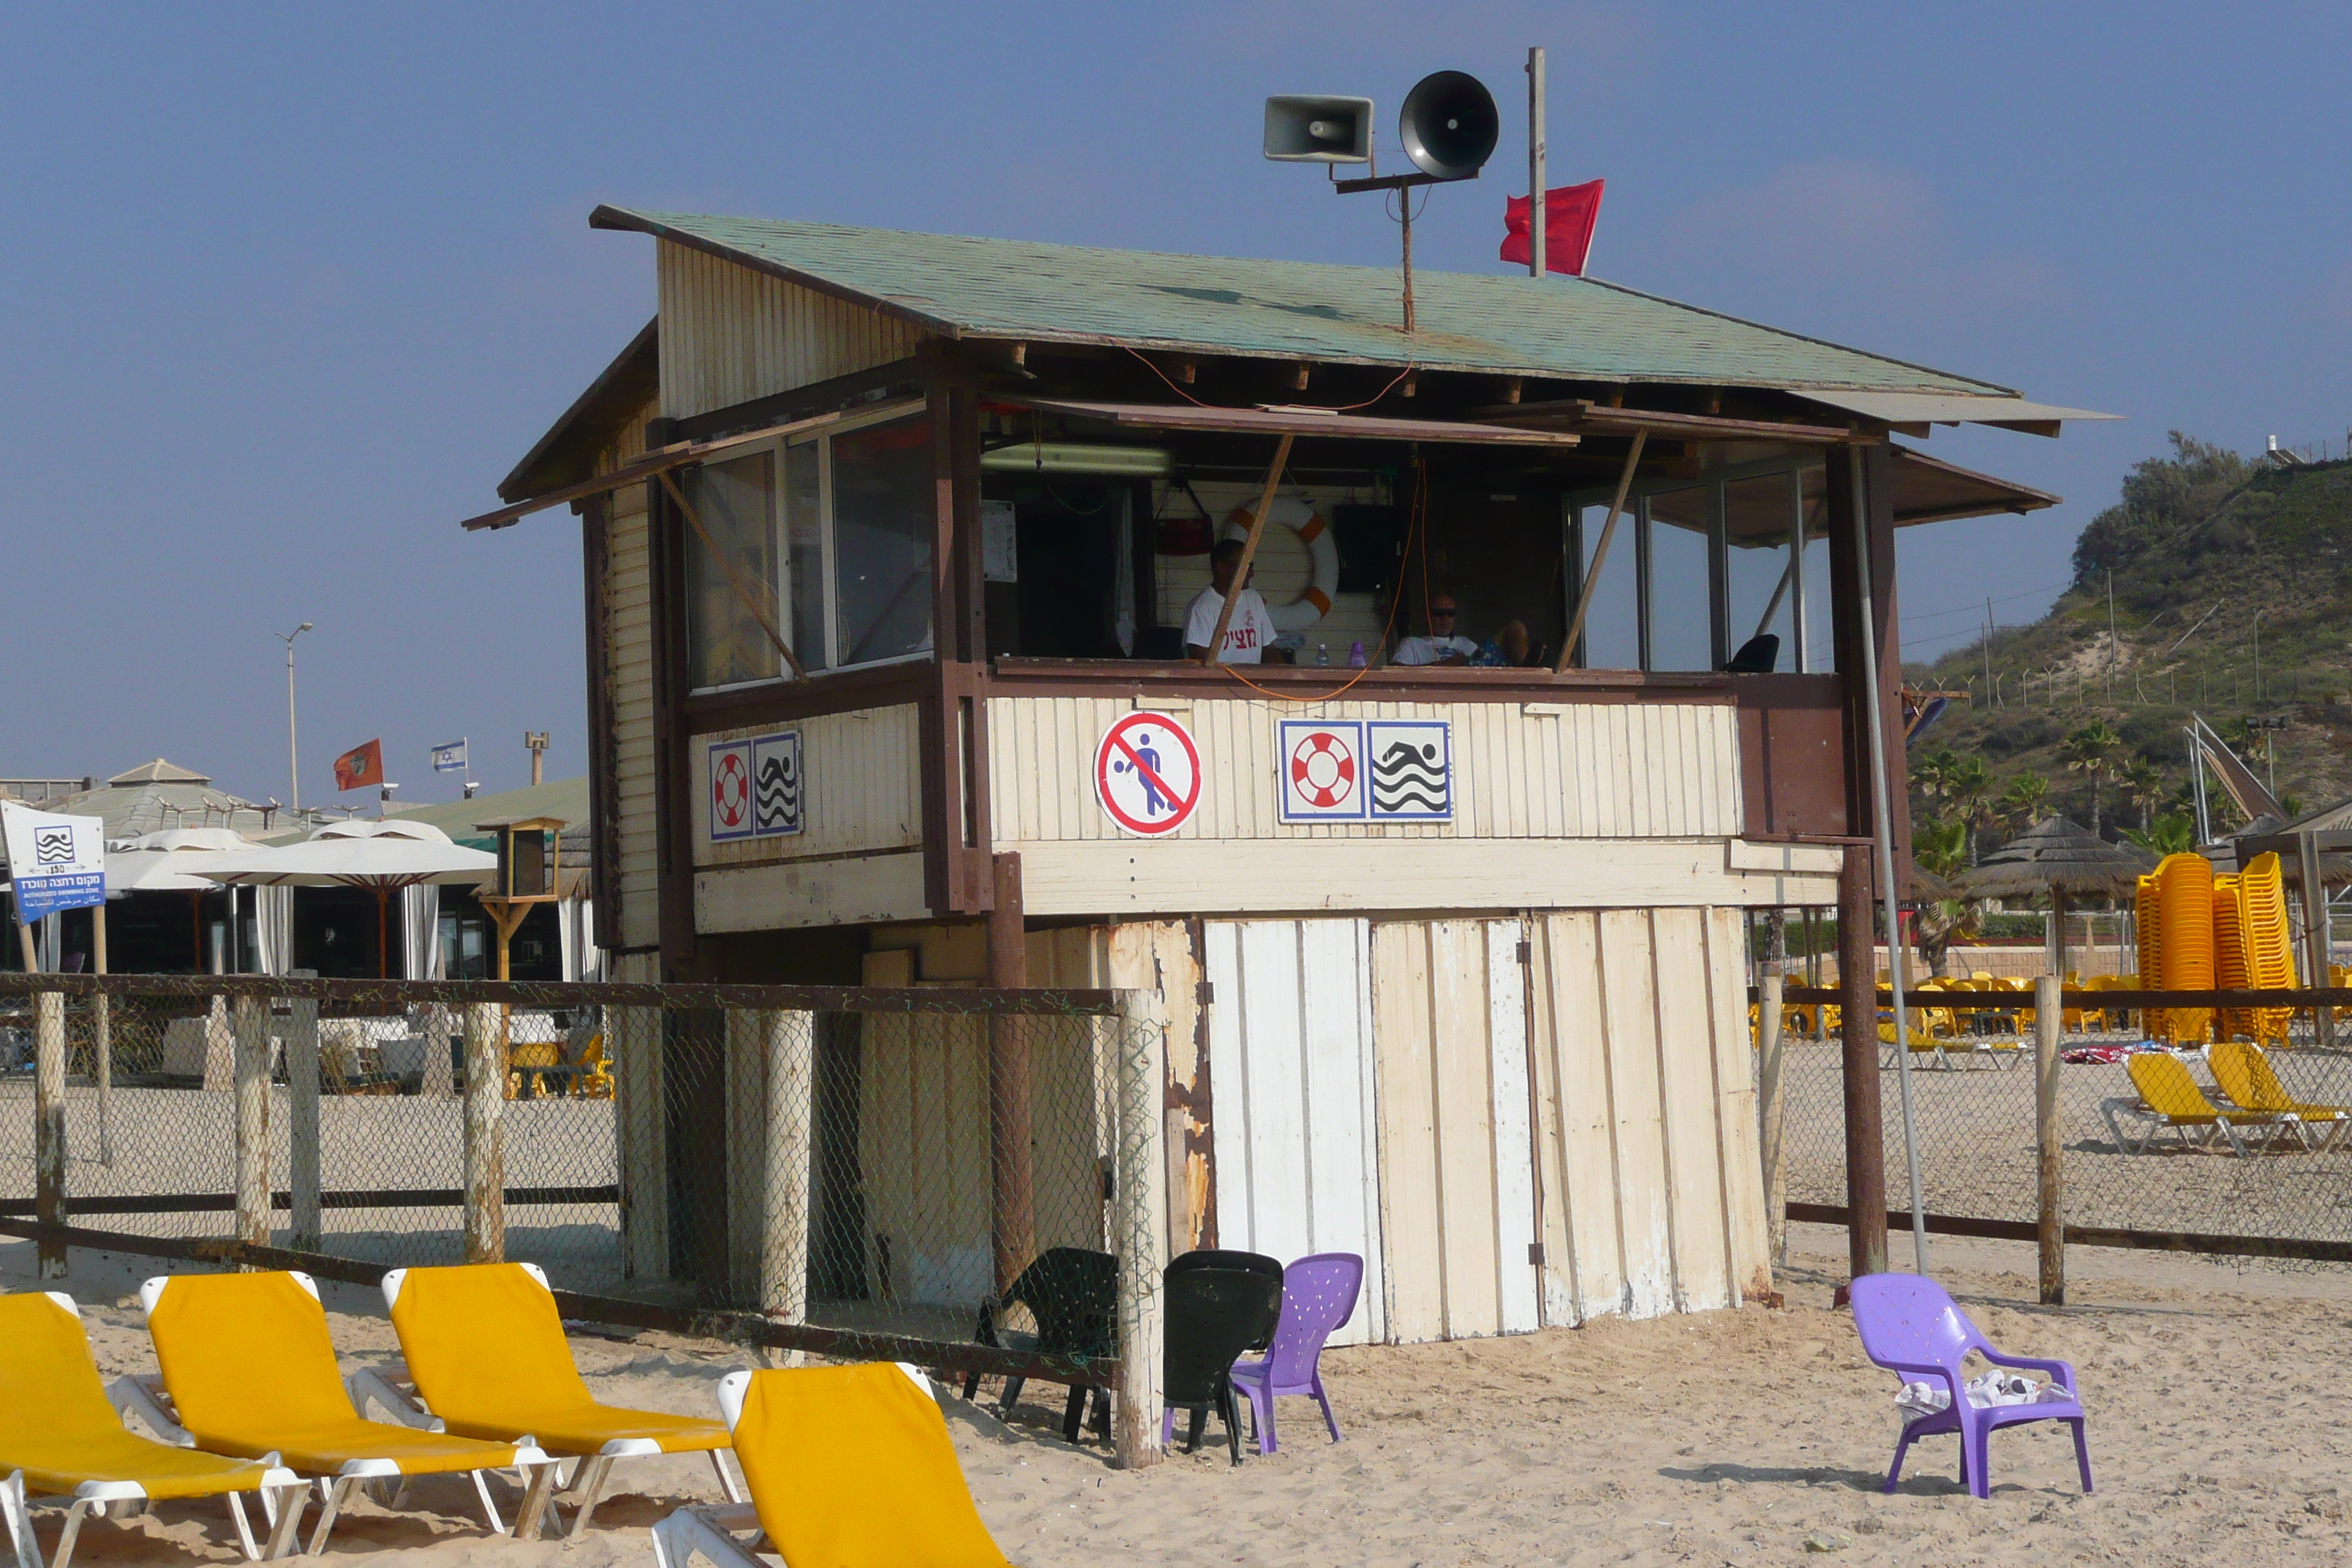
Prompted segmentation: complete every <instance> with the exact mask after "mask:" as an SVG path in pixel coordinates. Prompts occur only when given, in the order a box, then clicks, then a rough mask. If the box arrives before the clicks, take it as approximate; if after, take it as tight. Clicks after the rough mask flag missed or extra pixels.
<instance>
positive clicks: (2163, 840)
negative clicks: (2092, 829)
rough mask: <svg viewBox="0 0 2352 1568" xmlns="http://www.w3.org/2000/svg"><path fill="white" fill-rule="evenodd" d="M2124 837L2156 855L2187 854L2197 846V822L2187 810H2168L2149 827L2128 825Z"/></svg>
mask: <svg viewBox="0 0 2352 1568" xmlns="http://www.w3.org/2000/svg"><path fill="white" fill-rule="evenodd" d="M2124 837H2126V838H2128V839H2130V840H2131V841H2132V842H2133V843H2134V844H2137V845H2138V846H2139V847H2141V848H2143V849H2145V850H2147V851H2148V852H2149V853H2150V854H2155V855H2186V854H2188V853H2189V851H2190V850H2191V849H2194V848H2195V847H2197V832H2196V824H2195V823H2193V822H2191V821H2190V820H2189V814H2188V813H2187V812H2185V811H2168V812H2166V813H2165V814H2164V815H2163V816H2159V817H2158V818H2157V819H2156V821H2155V822H2154V823H2153V824H2152V825H2151V826H2147V827H2140V828H2131V827H2126V828H2125V829H2124Z"/></svg>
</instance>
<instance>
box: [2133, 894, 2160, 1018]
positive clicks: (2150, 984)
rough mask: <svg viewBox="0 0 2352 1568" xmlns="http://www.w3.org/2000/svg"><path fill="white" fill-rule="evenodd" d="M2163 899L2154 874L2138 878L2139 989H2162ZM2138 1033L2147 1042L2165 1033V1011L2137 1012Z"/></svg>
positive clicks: (2154, 1009) (2155, 1009)
mask: <svg viewBox="0 0 2352 1568" xmlns="http://www.w3.org/2000/svg"><path fill="white" fill-rule="evenodd" d="M2163 907H2164V906H2163V897H2162V891H2161V888H2160V885H2159V884H2158V881H2157V879H2156V874H2155V873H2154V872H2150V873H2149V874H2148V875H2147V876H2145V877H2142V878H2141V879H2139V896H2138V899H2137V902H2136V903H2135V905H2134V908H2135V909H2136V910H2137V911H2138V916H2139V919H2138V922H2137V929H2138V931H2139V974H2138V980H2139V988H2140V989H2141V990H2143V991H2158V990H2161V989H2163V986H2164V919H2163V916H2162V915H2161V914H2160V913H2159V912H2158V911H2159V910H2161V909H2162V908H2163ZM2139 1026H2140V1032H2141V1033H2142V1034H2143V1035H2145V1036H2146V1037H2147V1038H2149V1039H2151V1040H2152V1039H2154V1038H2156V1037H2157V1036H2158V1035H2160V1034H2162V1033H2163V1032H2164V1009H2163V1008H2161V1007H2143V1008H2142V1009H2140V1023H2139Z"/></svg>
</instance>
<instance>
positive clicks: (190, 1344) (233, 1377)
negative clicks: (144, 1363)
mask: <svg viewBox="0 0 2352 1568" xmlns="http://www.w3.org/2000/svg"><path fill="white" fill-rule="evenodd" d="M139 1302H140V1305H141V1306H142V1307H144V1308H145V1309H146V1310H147V1332H148V1335H149V1337H151V1338H152V1340H153V1341H154V1342H155V1360H156V1363H157V1364H158V1365H160V1366H161V1367H162V1368H163V1377H162V1378H161V1380H160V1383H161V1385H162V1389H163V1392H164V1394H166V1396H167V1397H168V1398H169V1400H170V1402H171V1408H170V1409H169V1410H168V1411H166V1412H165V1414H166V1415H168V1416H170V1418H171V1419H173V1421H175V1422H177V1423H178V1424H179V1425H180V1426H183V1427H184V1428H185V1429H186V1430H187V1431H189V1432H190V1433H192V1434H194V1437H195V1440H196V1443H197V1444H198V1446H200V1447H205V1448H209V1449H212V1450H214V1451H215V1452H217V1453H223V1454H240V1455H244V1456H246V1457H247V1458H255V1457H258V1456H259V1455H262V1454H264V1453H282V1454H283V1455H284V1456H285V1458H284V1461H283V1462H284V1463H285V1464H286V1465H287V1466H288V1467H289V1468H291V1469H294V1470H297V1471H299V1472H301V1473H303V1474H306V1475H311V1476H317V1477H319V1478H320V1485H319V1490H320V1500H321V1501H322V1502H323V1503H324V1504H325V1508H324V1510H323V1511H322V1512H321V1513H320V1517H319V1523H318V1525H317V1527H316V1528H315V1529H314V1530H313V1531H312V1532H311V1536H310V1550H311V1551H312V1552H318V1551H320V1549H322V1548H323V1547H324V1546H325V1545H326V1544H327V1533H328V1531H331V1530H332V1529H333V1528H334V1523H335V1516H336V1515H337V1514H338V1513H340V1512H341V1511H342V1507H343V1504H344V1503H345V1502H346V1501H348V1500H349V1499H350V1497H351V1494H352V1490H353V1489H355V1488H357V1487H358V1486H360V1485H361V1484H362V1482H366V1481H383V1482H392V1481H405V1479H407V1478H410V1477H415V1476H432V1475H455V1474H459V1473H465V1474H470V1475H471V1476H472V1477H473V1481H474V1491H475V1494H476V1495H477V1496H478V1497H479V1498H480V1499H481V1502H482V1512H483V1514H484V1516H485V1517H486V1518H488V1521H489V1524H490V1530H491V1532H492V1533H493V1534H497V1533H501V1532H502V1531H503V1529H504V1527H503V1526H502V1525H501V1524H500V1523H499V1510H498V1505H497V1504H496V1503H494V1502H492V1501H491V1500H490V1489H489V1484H488V1481H487V1480H486V1479H484V1472H486V1471H488V1470H496V1469H507V1468H520V1469H521V1470H522V1471H523V1472H524V1475H525V1477H526V1484H525V1486H524V1489H523V1498H522V1503H521V1506H520V1509H519V1510H518V1511H517V1515H516V1519H515V1525H514V1533H515V1536H516V1537H517V1539H519V1540H524V1541H528V1540H530V1539H532V1538H533V1537H534V1536H536V1535H537V1534H538V1532H539V1526H540V1521H541V1519H542V1517H544V1515H545V1513H546V1511H547V1500H548V1494H549V1492H550V1491H551V1489H552V1488H553V1483H554V1480H555V1468H556V1467H555V1461H554V1460H552V1459H551V1458H548V1457H547V1456H546V1455H545V1454H543V1453H541V1451H540V1450H539V1448H538V1447H537V1446H536V1445H535V1444H533V1443H531V1442H530V1441H528V1440H525V1441H522V1442H519V1443H518V1442H506V1443H488V1442H482V1441H480V1440H478V1439H476V1438H472V1437H459V1436H452V1435H450V1434H448V1433H446V1432H444V1431H442V1430H441V1429H440V1426H441V1424H440V1423H439V1422H438V1421H436V1420H434V1419H433V1418H432V1417H430V1416H425V1415H418V1416H416V1417H415V1419H414V1420H413V1421H412V1422H410V1423H409V1424H408V1425H405V1426H390V1425H388V1424H386V1423H384V1422H382V1421H368V1420H363V1419H362V1418H361V1415H360V1414H359V1411H358V1409H357V1408H356V1406H355V1405H354V1402H353V1400H352V1394H351V1392H350V1390H349V1389H348V1388H346V1387H345V1385H344V1384H343V1380H342V1377H341V1373H338V1372H337V1371H336V1368H335V1346H334V1342H333V1341H331V1339H329V1338H328V1336H327V1311H326V1309H325V1308H324V1307H322V1306H320V1303H319V1288H318V1287H317V1286H316V1285H314V1284H312V1283H311V1282H310V1276H308V1275H306V1274H290V1273H289V1274H276V1273H266V1274H184V1275H174V1276H166V1277H164V1278H162V1279H150V1280H148V1281H147V1283H146V1284H144V1285H142V1286H141V1287H140V1289H139Z"/></svg>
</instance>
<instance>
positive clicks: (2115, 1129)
mask: <svg viewBox="0 0 2352 1568" xmlns="http://www.w3.org/2000/svg"><path fill="white" fill-rule="evenodd" d="M2125 1067H2126V1070H2128V1071H2129V1072H2130V1074H2131V1080H2132V1087H2133V1088H2134V1089H2138V1090H2139V1099H2137V1100H2126V1099H2122V1098H2120V1097H2118V1098H2116V1099H2114V1100H2101V1101H2100V1102H2099V1114H2100V1115H2101V1116H2103V1117H2105V1118H2106V1122H2107V1131H2109V1132H2112V1133H2114V1134H2115V1139H2116V1148H2117V1149H2118V1150H2120V1151H2122V1152H2124V1153H2126V1154H2138V1153H2143V1152H2146V1151H2147V1146H2148V1144H2149V1143H2150V1142H2152V1141H2153V1140H2154V1139H2155V1138H2156V1135H2157V1134H2158V1133H2159V1132H2162V1131H2166V1130H2168V1129H2169V1130H2170V1131H2172V1132H2173V1133H2174V1134H2175V1135H2176V1136H2177V1137H2178V1138H2179V1140H2180V1143H2181V1146H2182V1147H2183V1148H2187V1149H2205V1148H2210V1147H2211V1146H2212V1142H2213V1136H2214V1134H2215V1133H2216V1132H2218V1133H2220V1134H2221V1137H2223V1138H2224V1139H2226V1140H2228V1141H2229V1145H2230V1151H2231V1152H2232V1153H2234V1154H2240V1155H2242V1154H2244V1153H2245V1152H2246V1145H2245V1143H2244V1142H2242V1140H2241V1139H2240V1138H2239V1136H2238V1131H2239V1129H2240V1128H2255V1127H2267V1128H2269V1129H2271V1137H2270V1142H2272V1143H2273V1144H2275V1143H2276V1142H2277V1141H2278V1140H2279V1138H2281V1137H2282V1136H2284V1134H2286V1133H2289V1132H2292V1131H2295V1119H2294V1117H2293V1116H2292V1115H2284V1114H2280V1113H2278V1112H2275V1111H2268V1110H2222V1109H2221V1108H2220V1107H2219V1106H2217V1105H2215V1104H2214V1103H2213V1102H2212V1101H2211V1100H2208V1099H2206V1098H2205V1091H2204V1090H2203V1089H2200V1088H2198V1087H2197V1080H2196V1079H2193V1078H2190V1077H2189V1069H2188V1068H2185V1067H2183V1066H2181V1065H2180V1062H2179V1059H2178V1058H2174V1057H2171V1056H2168V1055H2167V1054H2166V1053H2165V1052H2162V1051H2141V1052H2138V1053H2137V1054H2136V1055H2134V1056H2132V1057H2131V1058H2129V1059H2128V1060H2127V1061H2126V1063H2125ZM2126 1119H2129V1120H2132V1121H2139V1122H2141V1123H2142V1124H2143V1125H2144V1127H2145V1131H2142V1132H2141V1134H2140V1135H2139V1137H2138V1138H2137V1140H2134V1139H2132V1138H2128V1137H2126V1136H2125V1133H2124V1128H2123V1124H2124V1121H2125V1120H2126ZM2192 1134H2195V1136H2193V1137H2192V1136H2191V1135H2192Z"/></svg>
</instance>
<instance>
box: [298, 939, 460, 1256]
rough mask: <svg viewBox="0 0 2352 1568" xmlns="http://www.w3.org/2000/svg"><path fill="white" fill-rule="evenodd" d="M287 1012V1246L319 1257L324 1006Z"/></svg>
mask: <svg viewBox="0 0 2352 1568" xmlns="http://www.w3.org/2000/svg"><path fill="white" fill-rule="evenodd" d="M298 973H299V972H298ZM287 1007H288V1009H289V1017H288V1022H287V1025H286V1185H287V1189H288V1197H289V1200H290V1203H291V1212H290V1214H289V1229H290V1231H291V1232H292V1234H291V1235H290V1236H289V1237H288V1239H287V1243H286V1245H287V1246H289V1247H292V1248H293V1249H294V1250H295V1251H297V1252H316V1251H318V1250H319V1249H320V1243H321V1241H322V1240H323V1239H324V1236H325V1230H326V1226H325V1221H324V1218H323V1216H322V1215H321V1214H320V1202H319V1193H320V1152H319V1004H318V1002H317V1001H316V1000H315V999H314V998H312V997H309V996H298V997H295V998H294V999H293V1000H291V1001H289V1003H288V1004H287ZM433 1048H434V1047H433V1042H432V1041H431V1040H430V1039H428V1040H426V1041H425V1054H426V1055H427V1056H430V1055H431V1054H432V1051H433ZM441 1056H442V1059H443V1061H444V1062H445V1063H446V1061H447V1059H448V1056H449V1048H448V1046H447V1045H446V1042H445V1043H444V1044H443V1045H442V1047H441ZM444 1073H445V1076H446V1067H445V1068H444Z"/></svg>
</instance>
